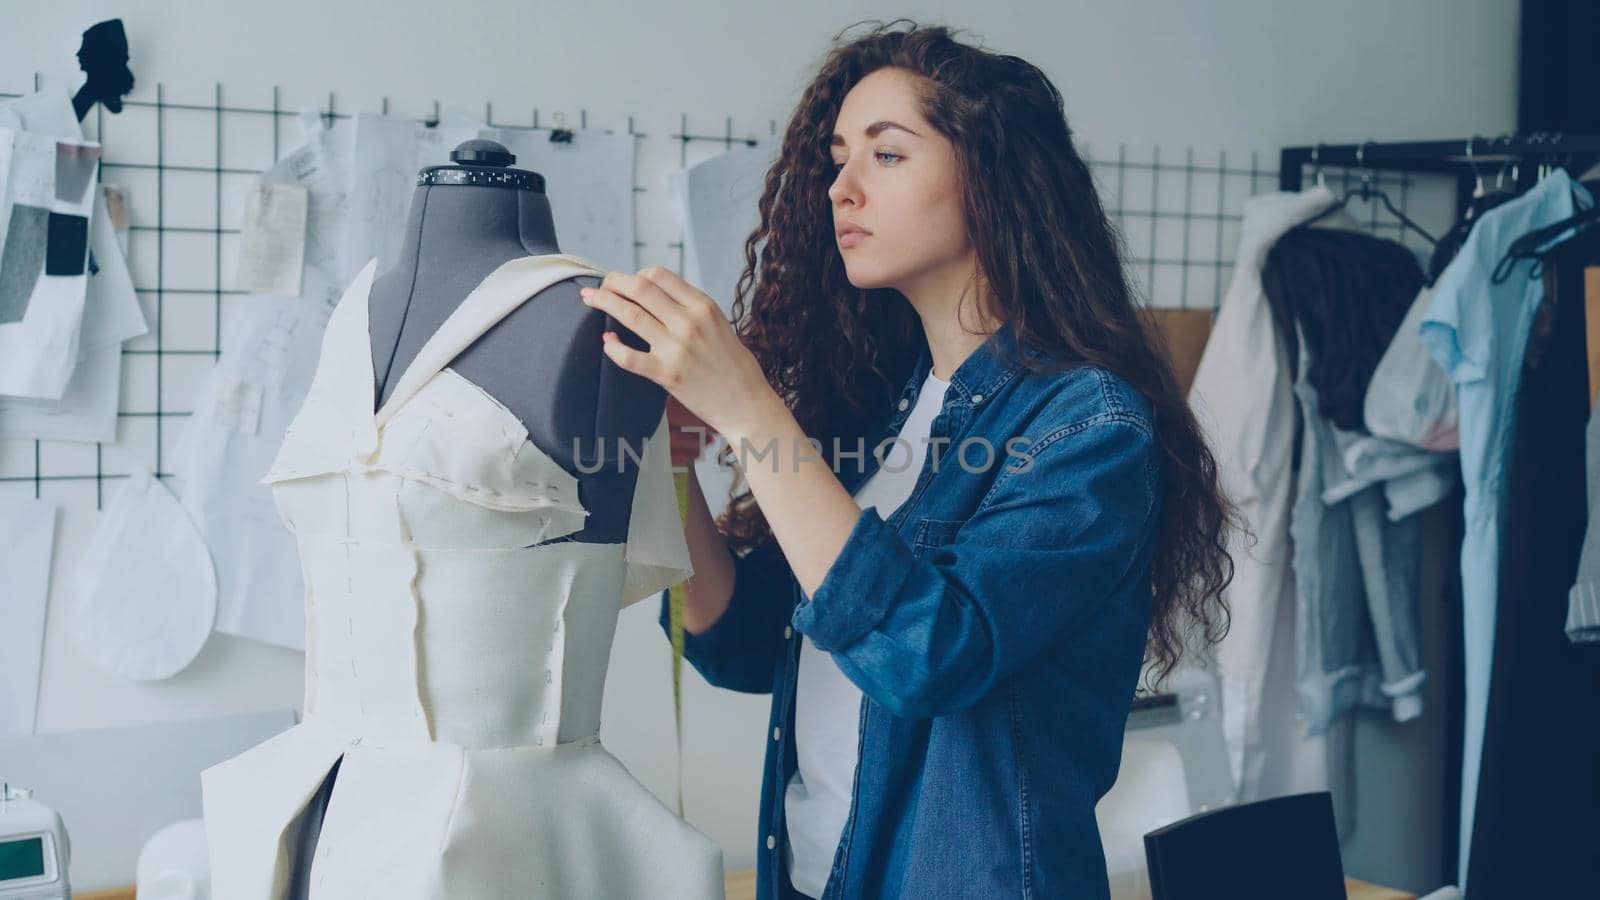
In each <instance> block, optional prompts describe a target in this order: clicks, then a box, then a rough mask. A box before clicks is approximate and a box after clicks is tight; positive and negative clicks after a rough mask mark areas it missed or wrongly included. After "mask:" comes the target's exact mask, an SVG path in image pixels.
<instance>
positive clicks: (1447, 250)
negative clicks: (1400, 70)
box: [1428, 135, 1520, 286]
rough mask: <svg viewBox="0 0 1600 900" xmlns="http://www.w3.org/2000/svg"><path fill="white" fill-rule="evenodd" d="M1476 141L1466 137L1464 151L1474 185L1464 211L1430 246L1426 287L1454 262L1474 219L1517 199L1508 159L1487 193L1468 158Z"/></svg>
mask: <svg viewBox="0 0 1600 900" xmlns="http://www.w3.org/2000/svg"><path fill="white" fill-rule="evenodd" d="M1501 137H1503V138H1508V137H1509V136H1508V135H1502V136H1501ZM1477 140H1478V136H1477V135H1473V136H1472V137H1471V138H1469V139H1468V140H1467V146H1466V150H1465V153H1466V157H1467V166H1468V167H1469V168H1471V169H1472V177H1473V182H1474V183H1473V188H1472V196H1471V197H1469V198H1468V199H1467V203H1466V208H1465V209H1463V210H1462V212H1461V218H1460V220H1458V221H1457V222H1456V223H1455V224H1454V225H1452V226H1451V227H1450V230H1449V231H1447V232H1445V233H1444V235H1443V236H1442V237H1440V238H1439V242H1438V243H1437V244H1435V245H1434V247H1433V255H1432V256H1430V257H1429V258H1428V284H1429V285H1430V286H1431V285H1432V284H1434V283H1435V282H1437V281H1438V280H1439V276H1440V275H1442V274H1444V270H1445V269H1446V268H1448V267H1449V265H1450V261H1451V260H1453V259H1455V257H1456V254H1457V253H1460V252H1461V248H1462V246H1463V245H1465V244H1466V242H1467V236H1468V235H1469V234H1471V233H1472V229H1473V227H1474V226H1476V225H1477V224H1478V218H1479V217H1481V216H1482V215H1483V214H1484V213H1486V212H1488V211H1489V210H1491V209H1494V208H1495V207H1496V206H1499V205H1500V204H1502V203H1504V202H1506V201H1507V200H1510V199H1512V198H1514V197H1516V196H1517V192H1516V184H1517V178H1518V175H1519V172H1520V164H1519V163H1518V162H1515V161H1513V160H1512V159H1509V158H1508V159H1507V160H1506V161H1505V162H1503V163H1501V164H1500V171H1498V172H1496V173H1495V176H1494V190H1492V191H1491V190H1489V189H1488V188H1486V187H1485V186H1484V181H1483V172H1482V171H1481V170H1480V169H1479V168H1478V164H1477V163H1476V162H1474V161H1473V159H1472V145H1473V143H1474V142H1476V141H1477ZM1507 168H1510V169H1511V187H1509V188H1508V187H1506V185H1505V175H1506V169H1507Z"/></svg>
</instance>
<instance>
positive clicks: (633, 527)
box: [201, 254, 723, 900]
mask: <svg viewBox="0 0 1600 900" xmlns="http://www.w3.org/2000/svg"><path fill="white" fill-rule="evenodd" d="M376 267H377V262H376V260H373V261H372V262H369V263H368V264H367V266H366V268H364V269H363V270H362V271H361V273H360V275H358V276H357V277H356V279H355V281H354V283H352V284H351V285H350V287H349V288H348V289H347V290H346V292H345V294H344V296H343V298H342V299H341V300H340V301H339V304H338V306H337V307H336V308H335V309H334V312H333V314H332V317H331V318H330V319H329V321H328V326H327V330H326V331H325V332H324V334H323V342H322V353H321V358H320V359H319V361H318V364H317V372H316V375H315V376H314V377H313V379H312V383H311V388H310V390H309V392H308V393H307V395H306V399H305V403H304V405H303V406H302V407H301V409H300V411H299V413H298V414H297V415H296V416H295V418H294V421H293V422H291V423H290V425H289V427H288V430H287V433H286V435H285V437H284V440H283V444H282V446H281V447H280V449H279V452H278V455H277V458H276V459H275V460H274V461H273V463H272V467H271V469H270V470H269V471H268V472H267V474H266V476H265V477H264V478H263V479H262V481H263V482H264V483H266V484H269V485H271V488H272V494H273V499H274V502H275V504H276V507H277V511H278V513H279V516H280V518H281V519H282V521H283V523H284V524H285V525H286V526H288V528H289V530H290V531H291V532H293V533H294V537H295V541H296V544H297V546H298V548H299V553H300V564H301V568H302V571H303V574H304V578H305V608H306V615H305V620H306V641H305V645H306V679H305V680H306V685H305V718H304V720H303V721H302V722H300V723H299V724H297V725H295V726H293V727H291V728H289V729H287V730H285V731H283V732H281V733H279V734H277V735H275V736H274V737H272V738H269V739H268V740H266V741H264V742H263V743H261V744H259V745H257V746H255V747H253V748H251V749H249V750H246V751H245V752H244V753H242V754H239V755H238V756H235V757H233V758H232V759H229V760H226V761H224V762H222V763H219V764H217V765H215V766H212V767H210V768H208V769H206V770H204V771H203V772H202V773H201V786H202V798H203V809H204V814H205V825H206V841H207V846H208V850H209V854H210V867H211V873H212V879H213V886H214V890H215V893H216V896H218V897H229V898H239V900H267V898H274V900H276V898H280V897H282V896H284V894H285V892H286V888H287V887H288V885H287V882H288V879H289V877H290V873H292V872H294V871H295V870H296V869H297V868H298V867H299V864H300V863H301V862H302V860H301V858H300V851H299V850H298V848H297V847H296V842H295V840H294V834H293V830H294V826H295V823H296V821H297V818H298V817H299V816H300V814H301V813H302V812H304V811H305V810H306V809H307V807H308V805H309V804H310V803H311V802H312V800H313V798H315V797H316V796H317V795H318V793H319V789H320V787H321V785H322V784H323V782H324V780H325V779H326V777H327V776H328V774H329V772H330V771H331V770H332V768H333V766H334V765H335V763H338V764H339V768H338V771H337V772H336V773H335V777H334V780H333V783H332V792H331V795H330V796H329V797H328V799H327V806H326V813H325V815H324V818H323V820H322V823H321V832H320V835H319V837H318V838H317V842H316V846H315V851H314V852H313V853H312V856H311V861H310V873H309V881H308V884H309V897H310V898H311V900H321V898H342V897H384V898H393V900H445V898H453V897H525V896H542V897H607V898H623V900H627V898H641V900H642V898H647V897H651V898H653V897H683V898H689V900H696V898H721V897H722V895H723V871H722V850H721V848H720V847H718V846H717V844H716V843H715V842H713V841H712V840H711V839H710V838H708V837H706V836H705V835H704V834H701V833H700V832H699V831H697V830H696V829H695V828H693V827H692V826H690V825H689V823H688V822H686V821H684V820H683V819H681V818H679V817H678V816H677V815H675V814H674V813H673V812H672V810H670V809H669V808H667V807H666V806H665V805H664V804H663V803H661V801H659V800H658V799H657V798H656V796H655V795H654V794H652V793H651V792H650V791H649V790H648V789H647V788H645V787H644V786H643V785H642V784H640V783H639V782H638V781H637V780H636V779H635V778H634V777H633V775H632V774H631V773H630V772H629V771H628V770H627V769H626V768H625V767H624V766H623V765H622V763H621V762H619V761H618V760H617V759H616V757H614V756H612V755H611V753H610V751H608V750H607V749H606V748H604V747H603V746H601V744H600V739H599V728H600V705H601V698H602V695H603V690H604V687H605V676H606V669H607V664H608V662H609V658H610V652H611V644H612V637H613V635H614V633H615V631H616V623H617V613H618V611H619V610H620V609H621V608H622V607H624V606H627V605H628V604H630V603H633V602H635V601H638V600H641V599H644V598H645V597H649V596H653V595H655V594H657V593H659V592H660V591H662V590H665V589H666V588H667V587H669V586H671V585H674V584H677V583H678V582H680V581H682V580H684V579H685V578H687V577H689V576H690V575H691V574H692V573H693V569H692V566H691V564H690V560H689V553H688V545H687V543H686V542H685V540H684V536H683V527H682V522H681V519H680V518H679V513H678V501H677V492H676V489H675V487H674V485H673V480H672V467H671V466H672V462H671V456H670V447H669V444H668V439H667V432H666V428H667V419H666V414H665V412H663V413H662V416H661V420H660V422H659V423H658V424H657V426H656V429H655V432H654V433H653V435H652V436H651V437H650V439H649V440H648V442H647V443H646V444H645V447H644V452H643V454H642V455H641V457H640V471H639V475H638V482H637V486H636V488H635V490H634V496H633V508H632V513H631V515H630V518H629V530H628V537H627V540H626V541H625V542H621V543H588V542H577V541H554V539H556V538H560V537H563V536H566V535H569V534H572V533H574V532H576V531H579V530H580V529H581V528H582V526H583V522H584V519H585V517H587V516H588V514H589V513H588V511H587V510H586V509H585V508H584V505H583V503H582V501H581V498H580V497H579V495H578V487H579V482H578V479H577V478H576V477H575V476H573V475H572V474H569V473H568V472H566V471H565V470H564V469H562V468H561V466H560V465H559V464H557V463H556V462H555V460H553V459H552V458H551V457H550V456H548V455H547V454H546V452H545V451H544V450H542V449H541V448H540V447H538V446H537V445H535V444H534V443H533V442H532V441H530V440H528V437H527V429H526V428H525V427H524V426H523V424H522V423H521V422H520V421H519V420H518V419H517V417H516V416H514V415H513V414H512V413H511V411H510V410H508V409H507V408H506V407H505V406H504V405H503V404H501V403H500V402H499V401H497V400H495V399H494V398H493V397H492V396H490V395H489V394H488V393H487V392H485V391H484V390H483V389H481V388H479V387H478V386H477V385H475V384H473V383H472V382H470V381H468V380H467V379H466V378H465V377H464V376H462V375H461V374H459V373H458V372H456V371H455V370H453V369H450V368H446V364H447V363H449V362H450V361H451V360H453V359H454V358H455V357H456V355H457V354H458V353H460V352H461V351H462V350H463V349H465V348H466V347H467V346H468V345H470V344H471V343H472V342H473V341H475V340H476V339H477V338H478V337H479V336H480V335H482V334H483V333H484V332H486V331H488V330H489V328H490V327H492V326H493V325H494V324H495V323H496V322H498V321H499V320H500V319H501V318H503V317H504V316H506V315H507V314H509V313H510V312H511V311H512V310H514V309H516V308H517V307H518V306H520V305H521V304H522V302H523V301H524V300H526V299H527V298H529V297H532V296H534V295H536V294H538V293H539V292H540V291H542V290H543V289H544V288H545V287H547V286H549V285H551V284H554V283H555V282H558V281H562V280H564V279H568V278H573V277H575V276H578V275H596V276H598V275H603V274H604V272H603V271H602V270H600V269H598V268H596V267H595V266H594V265H593V264H592V263H589V262H587V261H585V260H582V259H580V258H578V257H573V256H569V255H565V254H546V255H541V256H528V257H520V258H517V259H513V260H510V261H508V262H506V263H504V264H503V265H501V266H500V267H499V268H498V269H496V270H495V271H494V272H492V273H491V274H490V275H489V276H488V277H487V278H485V279H484V280H483V281H482V282H481V283H480V284H479V285H478V287H477V288H476V289H475V290H474V291H473V292H472V293H471V294H470V295H469V296H468V297H467V298H466V299H465V300H463V301H462V303H461V305H460V306H459V307H457V309H456V310H455V311H454V312H453V313H452V314H451V315H450V317H449V319H447V320H446V322H445V323H444V325H443V326H441V327H440V329H439V330H438V331H437V332H436V333H435V334H434V335H433V337H431V338H430V339H429V340H428V342H427V343H426V344H425V345H424V346H423V348H422V350H421V351H420V352H419V353H418V354H417V356H416V358H415V359H414V360H413V361H412V362H411V364H410V365H409V366H408V367H407V369H406V371H405V373H404V374H403V375H402V376H401V378H400V380H399V382H397V385H396V388H395V391H394V394H393V396H391V397H390V398H389V399H388V400H387V401H386V402H385V403H384V404H383V407H382V408H381V409H379V410H378V412H377V413H376V415H374V413H373V411H372V398H373V396H374V390H373V386H374V376H373V370H372V362H371V351H370V347H371V344H370V338H369V334H368V326H367V304H368V297H369V294H370V291H371V288H372V280H373V273H374V270H375V269H376ZM552 541H554V542H553V543H552Z"/></svg>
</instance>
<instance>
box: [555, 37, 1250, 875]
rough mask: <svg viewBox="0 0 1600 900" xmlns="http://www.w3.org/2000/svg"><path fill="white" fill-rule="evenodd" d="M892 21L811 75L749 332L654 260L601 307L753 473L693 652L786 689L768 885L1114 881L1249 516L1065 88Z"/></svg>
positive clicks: (757, 270) (762, 840) (1220, 612)
mask: <svg viewBox="0 0 1600 900" xmlns="http://www.w3.org/2000/svg"><path fill="white" fill-rule="evenodd" d="M899 25H900V22H898V21H897V22H893V23H889V24H888V25H884V26H880V27H878V28H877V29H875V30H873V31H871V32H870V33H867V34H865V35H863V36H861V37H859V38H857V39H855V40H853V41H850V42H849V43H844V44H839V45H837V46H836V47H835V49H833V50H832V52H831V54H830V55H829V56H828V58H827V60H826V61H825V62H824V64H823V65H822V68H821V71H820V72H819V73H818V74H817V76H816V79H815V80H814V81H813V82H812V83H811V85H810V86H809V87H808V88H807V90H806V92H805V95H804V97H803V99H802V100H801V102H800V105H799V108H798V109H797V110H796V111H795V113H794V116H793V118H792V119H791V120H790V122H789V126H788V130H787V131H786V133H785V135H784V140H783V147H782V151H781V154H780V156H779V158H778V160H777V162H776V164H775V165H774V166H773V167H772V168H771V170H770V171H769V172H768V173H767V178H766V186H765V190H764V192H763V195H762V197H761V202H760V212H761V225H760V227H759V229H758V230H757V231H756V232H755V233H754V234H752V235H751V236H750V238H749V240H748V242H747V243H746V247H745V257H746V263H747V268H746V270H745V272H744V275H743V277H742V278H741V279H740V283H739V291H738V295H739V296H738V300H737V301H736V303H735V308H734V312H735V315H734V319H735V321H736V322H737V323H738V326H737V328H736V327H735V326H734V325H733V324H730V323H729V322H728V320H727V319H726V318H725V317H724V316H723V315H722V314H721V313H720V312H719V310H718V308H717V306H716V305H715V303H714V302H713V301H712V300H711V299H710V298H709V297H707V296H706V295H705V294H704V293H703V292H701V291H700V290H698V289H697V288H695V287H693V286H692V285H689V284H686V283H685V282H684V281H683V280H682V279H680V278H679V277H678V276H677V275H675V274H674V273H672V272H670V271H668V270H666V269H662V268H660V267H652V268H649V269H645V270H644V271H642V272H640V273H638V274H637V275H628V274H625V273H617V272H613V273H610V274H609V275H607V277H606V278H605V280H604V282H603V284H602V285H601V287H600V288H599V289H598V290H595V291H590V292H588V293H587V294H586V300H585V302H587V303H590V304H592V305H593V306H595V307H597V308H599V309H602V310H605V311H606V312H607V313H609V314H610V315H611V316H613V317H614V318H615V319H616V320H617V321H618V322H619V323H620V324H621V325H622V326H624V327H626V328H628V329H630V330H632V331H633V332H635V333H637V334H638V335H639V336H640V337H642V338H643V339H644V341H645V342H646V343H647V344H648V349H647V350H639V349H635V348H632V347H629V346H627V345H626V344H624V343H623V342H621V341H620V340H618V339H617V338H616V336H615V334H613V333H608V334H607V336H606V338H605V340H606V345H605V349H606V353H607V354H608V356H609V357H610V358H611V359H612V360H614V361H615V362H616V363H617V364H618V365H620V366H622V367H623V368H625V369H627V370H629V371H632V372H636V373H639V374H641V375H643V376H646V377H648V378H650V379H651V380H653V381H655V382H656V383H658V384H660V385H662V386H663V387H665V388H666V389H667V390H668V391H669V392H670V394H671V399H669V401H668V402H669V407H670V413H669V416H670V418H671V420H672V424H673V426H674V429H675V430H676V433H675V435H674V445H673V449H674V460H675V462H676V463H677V464H680V465H686V464H687V463H689V462H690V461H692V460H693V459H694V458H695V457H696V456H697V455H698V453H699V451H700V450H701V449H702V444H701V442H700V441H701V435H700V433H698V432H697V431H696V429H698V428H705V429H708V430H709V431H710V432H714V433H716V434H720V436H721V437H722V438H723V439H724V440H725V441H727V446H726V447H725V448H724V450H723V451H722V453H721V455H720V456H721V459H722V460H723V462H724V463H730V462H734V461H737V463H738V465H739V467H740V471H741V474H742V477H743V479H744V481H745V482H747V484H748V491H745V492H742V493H741V496H740V497H739V498H738V500H737V502H736V503H735V504H734V505H733V506H732V507H731V508H730V509H729V510H728V511H727V512H726V513H725V514H723V515H722V517H721V518H720V520H719V521H715V522H714V521H713V520H712V517H711V514H710V511H709V507H708V505H707V502H706V499H705V497H704V496H703V495H702V494H701V492H700V488H699V485H698V484H697V483H695V479H693V478H691V479H690V484H691V493H690V508H689V519H688V522H687V524H686V526H685V527H686V532H687V535H688V538H689V543H690V550H691V555H692V559H693V562H694V568H695V575H694V577H693V578H692V579H691V580H690V581H689V582H688V585H687V591H686V595H687V612H686V615H685V630H686V632H687V634H686V640H685V645H686V649H685V654H686V657H687V658H688V659H689V660H690V662H691V663H692V664H693V665H694V666H695V668H696V669H697V670H699V671H700V672H701V673H702V674H703V675H704V676H705V677H706V678H707V680H709V681H710V682H711V683H712V684H716V685H720V686H723V687H727V688H731V689H734V690H740V691H749V692H761V693H765V692H771V693H772V695H773V703H772V718H771V722H770V723H769V735H768V740H767V759H766V766H765V769H764V785H763V788H762V795H761V829H762V831H761V834H760V836H759V843H758V848H759V849H758V854H759V856H758V867H757V868H758V874H759V879H760V880H759V888H758V892H759V893H758V896H760V897H762V898H774V900H776V898H793V897H827V898H835V897H850V898H855V897H872V898H877V897H935V896H938V897H947V896H962V897H1074V898H1082V897H1103V896H1106V895H1107V891H1108V888H1107V877H1106V871H1105V861H1104V855H1103V852H1102V850H1101V845H1100V837H1099V832H1098V831H1097V829H1096V826H1095V816H1094V808H1095V803H1096V802H1097V801H1098V800H1099V798H1100V797H1101V796H1102V795H1103V794H1104V793H1105V792H1106V791H1107V790H1108V789H1109V788H1110V787H1111V784H1112V782H1113V781H1114V780H1115V778H1116V773H1117V767H1118V763H1119V760H1120V753H1121V746H1122V736H1123V728H1124V725H1125V721H1126V716H1127V713H1128V710H1129V706H1130V703H1131V701H1132V699H1133V695H1134V691H1135V687H1136V683H1137V681H1138V676H1139V673H1140V671H1141V663H1142V662H1143V661H1144V660H1145V658H1146V655H1147V654H1148V657H1149V661H1150V664H1151V669H1150V671H1151V673H1152V675H1153V676H1154V677H1155V678H1157V679H1159V678H1161V677H1164V676H1165V675H1166V674H1167V673H1168V672H1170V670H1171V669H1172V668H1173V666H1174V665H1176V663H1177V662H1178V659H1179V656H1180V654H1181V653H1182V652H1183V649H1184V646H1185V644H1186V643H1187V644H1189V645H1190V646H1191V648H1193V647H1194V646H1195V645H1196V643H1198V645H1199V646H1201V647H1204V646H1208V645H1209V644H1210V643H1214V642H1215V641H1216V640H1217V639H1218V637H1219V636H1220V632H1221V630H1222V629H1223V628H1224V627H1225V609H1223V608H1222V606H1221V602H1220V599H1219V597H1220V592H1221V590H1222V588H1223V587H1224V586H1225V585H1226V583H1227V581H1228V579H1229V578H1230V577H1231V571H1232V570H1231V560H1230V559H1229V557H1228V556H1227V553H1226V551H1225V550H1224V546H1223V539H1224V536H1225V529H1226V528H1227V527H1228V526H1229V523H1230V519H1231V511H1230V509H1229V507H1228V506H1227V504H1226V503H1225V501H1224V500H1223V498H1222V497H1221V495H1220V493H1219V490H1218V486H1217V479H1216V473H1215V464H1214V460H1213V458H1212V456H1211V454H1210V453H1209V452H1208V450H1207V448H1206V446H1205V444H1204V443H1203V440H1202V438H1201V436H1200V432H1199V430H1198V428H1197V426H1196V424H1195V421H1194V419H1193V418H1192V416H1191V414H1190V412H1189V409H1188V406H1187V405H1186V403H1185V401H1184V397H1183V395H1182V393H1181V391H1180V390H1179V388H1178V386H1177V383H1176V380H1175V378H1174V375H1173V372H1172V369H1171V366H1170V365H1169V362H1168V360H1167V357H1166V354H1165V351H1164V348H1163V347H1162V346H1161V344H1160V342H1159V339H1158V338H1157V337H1156V336H1155V334H1154V333H1153V331H1152V330H1150V329H1148V328H1147V327H1146V325H1145V324H1144V320H1143V319H1142V317H1141V316H1140V315H1139V314H1138V310H1137V307H1136V302H1135V299H1134V297H1133V296H1132V291H1131V290H1130V288H1129V285H1128V283H1127V279H1126V277H1125V273H1124V271H1123V266H1122V260H1121V258H1120V255H1119V241H1118V238H1117V235H1116V233H1115V231H1114V230H1113V228H1112V226H1111V225H1110V223H1109V222H1108V221H1107V219H1106V215H1105V212H1104V210H1103V209H1102V208H1101V205H1100V201H1099V199H1098V197H1097V196H1096V193H1095V189H1094V185H1093V184H1092V182H1091V179H1090V173H1089V170H1088V167H1087V166H1086V165H1085V164H1084V162H1083V160H1082V159H1081V158H1080V157H1079V155H1078V153H1077V152H1076V150H1075V149H1074V147H1073V144H1072V140H1071V133H1070V131H1069V129H1068V127H1067V124H1066V121H1065V118H1064V115H1063V111H1062V101H1061V97H1060V95H1059V94H1058V93H1057V91H1056V89H1055V87H1054V86H1053V85H1052V84H1051V83H1050V81H1049V80H1048V79H1047V78H1046V77H1045V76H1044V75H1043V74H1042V73H1041V72H1040V71H1039V70H1038V69H1037V68H1035V67H1034V66H1032V65H1030V64H1028V63H1027V62H1024V61H1023V60H1021V59H1018V58H1016V57H1014V56H1002V55H997V54H994V53H989V52H985V51H983V50H980V49H977V48H974V47H971V46H968V45H965V44H962V43H960V42H958V41H956V40H955V39H954V38H953V37H952V36H951V34H950V33H949V32H948V31H947V30H946V29H944V28H938V27H926V28H923V27H912V28H910V29H900V28H899V27H898V26H899ZM763 241H764V242H765V246H764V247H762V248H761V249H760V250H759V259H758V250H757V248H758V246H759V245H760V244H761V242H763ZM747 297H748V298H749V304H748V309H747V310H746V308H745V301H746V298H747ZM808 439H811V440H815V441H816V443H815V444H812V443H809V442H808ZM879 453H882V454H883V456H882V457H881V458H880V457H879V455H878V454H879ZM661 621H662V623H663V626H665V623H666V621H667V620H666V608H665V602H663V608H662V611H661ZM1191 636H1193V637H1192V638H1191Z"/></svg>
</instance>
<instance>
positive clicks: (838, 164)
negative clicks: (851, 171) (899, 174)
mask: <svg viewBox="0 0 1600 900" xmlns="http://www.w3.org/2000/svg"><path fill="white" fill-rule="evenodd" d="M872 155H873V157H874V158H875V159H879V160H881V159H883V158H884V157H885V156H887V157H890V158H891V159H893V160H894V162H889V163H885V165H888V166H894V165H898V164H899V162H900V160H902V159H905V157H903V156H901V155H900V154H898V153H893V152H890V151H888V150H876V151H874V152H873V154H872ZM842 168H844V163H842V162H836V163H834V164H833V171H834V172H838V171H839V170H840V169H842Z"/></svg>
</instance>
